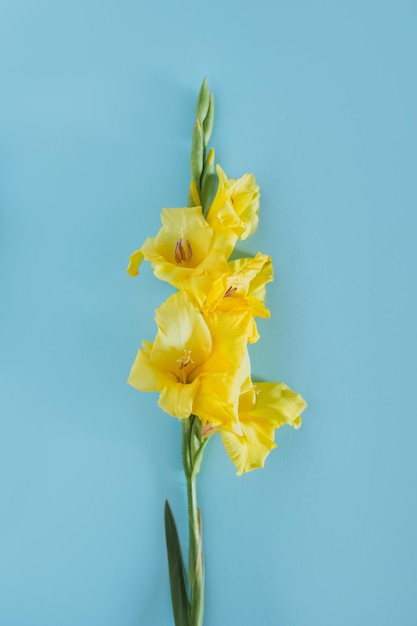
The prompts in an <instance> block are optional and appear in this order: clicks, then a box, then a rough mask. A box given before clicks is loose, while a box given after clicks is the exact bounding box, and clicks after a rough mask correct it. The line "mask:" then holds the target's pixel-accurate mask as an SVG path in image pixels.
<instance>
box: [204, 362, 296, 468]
mask: <svg viewBox="0 0 417 626" xmlns="http://www.w3.org/2000/svg"><path fill="white" fill-rule="evenodd" d="M248 368H249V359H246V360H245V363H244V366H243V369H246V371H247V370H248ZM306 406H307V405H306V402H305V401H304V400H303V398H302V397H301V396H300V395H299V394H298V393H295V392H294V391H292V390H291V389H290V388H289V387H287V385H285V384H284V383H263V382H257V383H253V382H252V381H251V379H250V376H247V377H246V378H245V381H244V383H243V385H242V388H241V392H240V397H239V408H238V412H239V425H240V427H241V433H240V434H239V429H238V428H237V427H236V426H235V427H234V428H233V430H232V429H230V428H228V427H223V428H221V429H220V433H221V437H222V440H223V444H224V446H225V448H226V451H227V453H228V455H229V457H230V458H231V460H232V462H233V463H234V465H235V466H236V468H237V470H238V471H237V474H238V476H240V475H241V474H243V473H244V472H249V471H251V470H253V469H256V468H260V467H263V466H264V463H265V459H266V457H267V456H268V454H269V453H270V451H271V450H272V449H273V448H276V443H275V441H274V434H275V429H277V428H280V427H281V426H283V425H284V424H289V425H290V426H293V427H294V428H296V429H298V428H299V427H300V426H301V417H300V415H301V413H302V411H303V410H304V409H305V407H306ZM206 431H207V428H206Z"/></svg>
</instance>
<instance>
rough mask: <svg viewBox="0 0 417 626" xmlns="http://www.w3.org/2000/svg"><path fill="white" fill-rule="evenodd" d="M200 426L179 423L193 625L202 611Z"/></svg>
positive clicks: (194, 420)
mask: <svg viewBox="0 0 417 626" xmlns="http://www.w3.org/2000/svg"><path fill="white" fill-rule="evenodd" d="M199 426H200V424H199V420H198V418H197V417H196V416H195V415H192V416H191V417H190V418H189V419H185V420H182V427H183V430H182V461H183V467H184V474H185V480H186V484H187V502H188V527H189V550H188V582H189V585H190V605H191V624H192V626H202V624H203V612H204V561H203V547H202V533H201V516H200V511H199V509H198V506H197V485H196V477H197V474H198V471H199V468H200V462H201V456H202V452H203V449H204V447H205V445H206V443H207V439H203V438H202V437H201V434H200V433H199Z"/></svg>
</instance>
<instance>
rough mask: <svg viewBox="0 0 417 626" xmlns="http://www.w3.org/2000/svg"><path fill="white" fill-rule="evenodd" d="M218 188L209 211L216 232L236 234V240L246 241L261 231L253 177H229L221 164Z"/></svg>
mask: <svg viewBox="0 0 417 626" xmlns="http://www.w3.org/2000/svg"><path fill="white" fill-rule="evenodd" d="M216 171H217V175H218V178H219V185H218V188H217V192H216V195H215V197H214V200H213V202H212V203H211V205H210V207H209V209H208V212H207V216H206V219H207V222H208V223H209V224H210V226H211V227H212V228H213V229H214V230H215V231H216V232H217V231H220V230H223V229H226V230H229V231H231V232H233V233H234V235H235V238H236V239H246V238H247V237H249V236H250V235H252V234H253V233H254V232H255V230H256V229H257V228H258V221H259V218H258V212H259V187H258V185H257V184H256V182H255V177H254V175H253V174H245V175H244V176H242V177H241V178H238V179H234V178H228V177H227V176H226V174H225V173H224V171H223V170H222V168H221V167H220V165H217V166H216Z"/></svg>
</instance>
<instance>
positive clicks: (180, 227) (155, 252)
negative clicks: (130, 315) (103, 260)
mask: <svg viewBox="0 0 417 626" xmlns="http://www.w3.org/2000/svg"><path fill="white" fill-rule="evenodd" d="M161 221H162V228H161V230H160V231H159V232H158V234H157V235H156V237H149V238H148V239H146V241H145V243H144V244H143V246H142V248H141V249H140V250H137V251H136V252H134V253H133V254H132V256H131V257H130V263H129V266H128V268H127V271H128V273H129V274H130V275H131V276H136V275H137V274H138V272H139V265H140V264H141V262H142V260H143V259H146V260H147V261H150V262H151V264H152V267H153V270H154V273H155V276H157V277H158V278H160V279H162V280H165V281H167V282H169V283H170V284H171V285H173V286H174V287H177V289H184V290H186V291H188V292H189V293H190V294H193V296H194V298H195V299H196V301H197V302H201V301H202V300H203V299H204V297H205V293H206V292H207V291H208V289H209V287H210V284H211V282H212V277H213V275H217V274H218V273H219V272H224V271H227V258H228V256H229V255H230V253H231V252H232V250H233V246H234V237H233V234H232V233H228V232H226V231H223V232H221V233H216V232H215V231H214V230H213V228H211V227H210V226H209V224H208V223H207V222H206V220H205V219H204V217H203V214H202V210H201V207H199V206H195V207H184V208H179V209H163V210H162V214H161Z"/></svg>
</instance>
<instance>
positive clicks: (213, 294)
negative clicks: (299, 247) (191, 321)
mask: <svg viewBox="0 0 417 626" xmlns="http://www.w3.org/2000/svg"><path fill="white" fill-rule="evenodd" d="M272 279H273V269H272V261H271V257H269V256H267V255H265V254H261V253H260V252H259V253H258V254H257V255H256V256H255V257H254V258H253V259H238V260H236V261H231V262H230V263H229V271H228V272H227V273H224V274H222V275H221V276H219V277H218V278H217V279H216V280H215V281H214V282H213V283H212V285H211V288H210V291H209V292H208V294H207V298H206V301H205V303H204V307H203V311H204V312H205V313H210V312H212V311H224V312H226V311H230V312H232V313H233V312H236V313H237V312H241V311H249V312H250V313H251V314H252V315H253V316H257V317H264V318H268V317H270V312H269V310H268V309H267V308H266V306H265V304H264V301H265V291H266V289H265V284H266V283H267V282H270V281H271V280H272ZM258 339H259V335H258V331H257V329H256V324H255V322H253V332H252V333H251V334H250V336H249V337H248V341H249V342H250V343H254V342H255V341H257V340H258Z"/></svg>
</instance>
